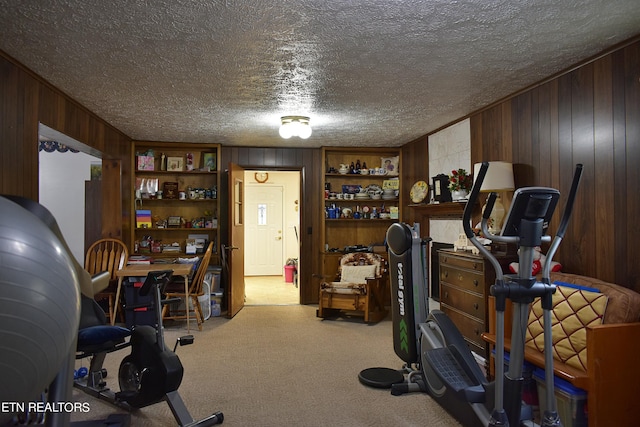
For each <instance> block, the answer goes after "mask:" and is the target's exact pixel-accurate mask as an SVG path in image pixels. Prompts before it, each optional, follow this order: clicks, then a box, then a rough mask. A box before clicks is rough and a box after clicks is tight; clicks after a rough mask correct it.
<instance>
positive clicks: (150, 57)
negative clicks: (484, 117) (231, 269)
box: [0, 0, 640, 147]
mask: <svg viewBox="0 0 640 427" xmlns="http://www.w3.org/2000/svg"><path fill="white" fill-rule="evenodd" d="M639 31H640V1H638V0H610V1H604V0H582V1H579V0H535V1H532V0H511V1H507V0H458V1H456V0H448V1H442V0H425V1H409V0H405V1H402V0H397V1H392V0H362V1H358V0H298V1H294V0H245V1H233V0H225V1H214V0H159V1H154V0H145V1H142V0H140V1H126V0H108V1H104V0H75V1H74V0H57V1H56V0H48V1H45V0H0V49H2V50H4V51H5V52H7V53H8V54H9V55H11V56H12V57H14V58H16V59H17V60H19V61H20V62H22V63H23V64H25V65H26V66H27V67H29V68H30V69H32V70H33V71H35V72H36V73H37V74H39V75H41V76H42V77H43V78H45V79H46V80H48V81H49V82H51V83H52V84H53V85H55V86H56V87H58V88H59V89H61V90H62V91H64V92H66V93H67V94H69V95H70V96H71V97H73V98H75V99H76V100H77V101H79V102H80V103H81V104H83V105H84V106H86V107H87V108H89V109H90V110H92V111H93V112H95V113H96V114H97V115H99V116H100V117H102V118H103V119H105V120H106V121H107V122H109V123H111V124H112V125H113V126H115V127H116V128H118V129H119V130H121V131H122V132H124V133H125V134H127V135H128V136H130V137H132V138H134V139H140V140H158V141H184V142H220V143H222V144H225V145H244V146H264V147H269V146H313V147H318V146H322V145H344V146H359V145H360V146H361V145H366V146H400V145H402V144H404V143H406V142H409V141H411V140H413V139H415V138H417V137H419V136H422V135H424V134H426V133H429V132H430V131H433V130H435V129H437V128H439V127H441V126H443V125H445V124H447V123H449V122H451V121H453V120H456V119H459V118H461V117H463V116H465V115H467V114H469V113H470V112H472V111H474V110H477V109H479V108H481V107H483V106H486V105H487V104H490V103H492V102H493V101H496V100H498V99H500V98H502V97H504V96H507V95H509V94H511V93H513V92H515V91H517V90H519V89H522V88H524V87H526V86H528V85H530V84H533V83H535V82H537V81H540V80H541V79H543V78H545V77H548V76H550V75H552V74H554V73H556V72H559V71H561V70H563V69H565V68H566V67H568V66H570V65H572V64H575V63H577V62H579V61H581V60H583V59H586V58H588V57H591V56H593V55H595V54H597V53H599V52H601V51H602V50H604V49H606V48H607V47H609V46H612V45H614V44H616V43H618V42H621V41H623V40H625V39H628V38H630V37H632V36H634V35H636V34H638V32H639ZM290 114H296V115H308V116H310V117H311V124H312V127H313V135H312V136H311V138H310V139H308V140H306V141H302V140H299V139H296V138H292V139H290V140H283V139H281V138H280V137H279V136H278V121H279V117H280V116H282V115H290Z"/></svg>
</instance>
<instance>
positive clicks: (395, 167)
mask: <svg viewBox="0 0 640 427" xmlns="http://www.w3.org/2000/svg"><path fill="white" fill-rule="evenodd" d="M380 163H381V167H382V168H383V169H384V170H385V171H386V172H387V173H386V175H388V176H398V175H399V173H400V170H399V166H400V156H393V157H381V158H380Z"/></svg>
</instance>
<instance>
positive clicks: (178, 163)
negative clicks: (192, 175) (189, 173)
mask: <svg viewBox="0 0 640 427" xmlns="http://www.w3.org/2000/svg"><path fill="white" fill-rule="evenodd" d="M167 170H168V171H181V170H184V159H183V158H182V157H167Z"/></svg>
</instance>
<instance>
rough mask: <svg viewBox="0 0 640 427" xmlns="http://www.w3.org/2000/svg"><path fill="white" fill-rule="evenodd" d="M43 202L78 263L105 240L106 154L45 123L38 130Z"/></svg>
mask: <svg viewBox="0 0 640 427" xmlns="http://www.w3.org/2000/svg"><path fill="white" fill-rule="evenodd" d="M38 135H39V141H38V144H39V145H40V147H39V150H40V154H39V160H38V182H39V191H38V194H39V196H38V198H39V200H38V201H39V203H41V204H42V205H43V206H45V207H46V208H47V209H48V210H49V211H51V213H52V214H53V216H54V217H55V218H56V221H57V222H58V225H59V226H60V231H61V232H62V234H63V235H64V238H65V240H66V241H67V244H68V245H69V248H70V249H71V252H72V254H73V256H74V257H75V258H76V260H77V261H78V262H79V263H80V264H81V265H84V254H85V253H86V250H87V248H88V246H89V245H90V244H91V243H93V242H94V241H95V240H97V239H98V238H100V237H101V235H100V234H101V231H102V230H101V207H100V201H101V194H102V193H101V188H102V185H101V173H102V153H100V152H99V151H97V150H95V149H93V148H91V147H89V146H88V145H85V144H83V143H81V142H79V141H77V140H75V139H73V138H71V137H69V136H67V135H65V134H63V133H61V132H58V131H56V130H55V129H52V128H50V127H48V126H46V125H43V124H42V123H40V124H39V127H38Z"/></svg>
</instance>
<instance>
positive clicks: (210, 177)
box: [131, 141, 220, 263]
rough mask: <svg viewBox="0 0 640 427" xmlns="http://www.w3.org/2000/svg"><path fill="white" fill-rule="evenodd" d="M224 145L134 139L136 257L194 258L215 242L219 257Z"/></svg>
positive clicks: (216, 253) (133, 232) (132, 239)
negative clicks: (220, 168) (220, 161)
mask: <svg viewBox="0 0 640 427" xmlns="http://www.w3.org/2000/svg"><path fill="white" fill-rule="evenodd" d="M218 152H219V145H218V144H187V143H167V142H146V141H145V142H137V141H136V142H134V144H133V154H134V155H133V156H132V157H133V159H134V160H133V161H134V164H133V170H134V174H133V180H132V181H133V182H132V188H133V192H134V208H133V212H132V226H131V230H132V232H131V234H132V238H131V242H132V248H131V249H132V250H131V253H132V255H134V256H135V255H146V256H150V257H152V258H159V259H166V258H178V257H193V256H198V255H200V254H203V253H204V250H205V249H206V246H207V244H208V243H209V242H214V247H213V252H214V254H213V256H212V261H211V262H212V263H218V262H219V259H218V258H217V256H218V254H219V251H218V242H219V240H220V239H219V227H218V214H219V204H218V188H219V185H220V178H219V174H218V159H219V155H218Z"/></svg>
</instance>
